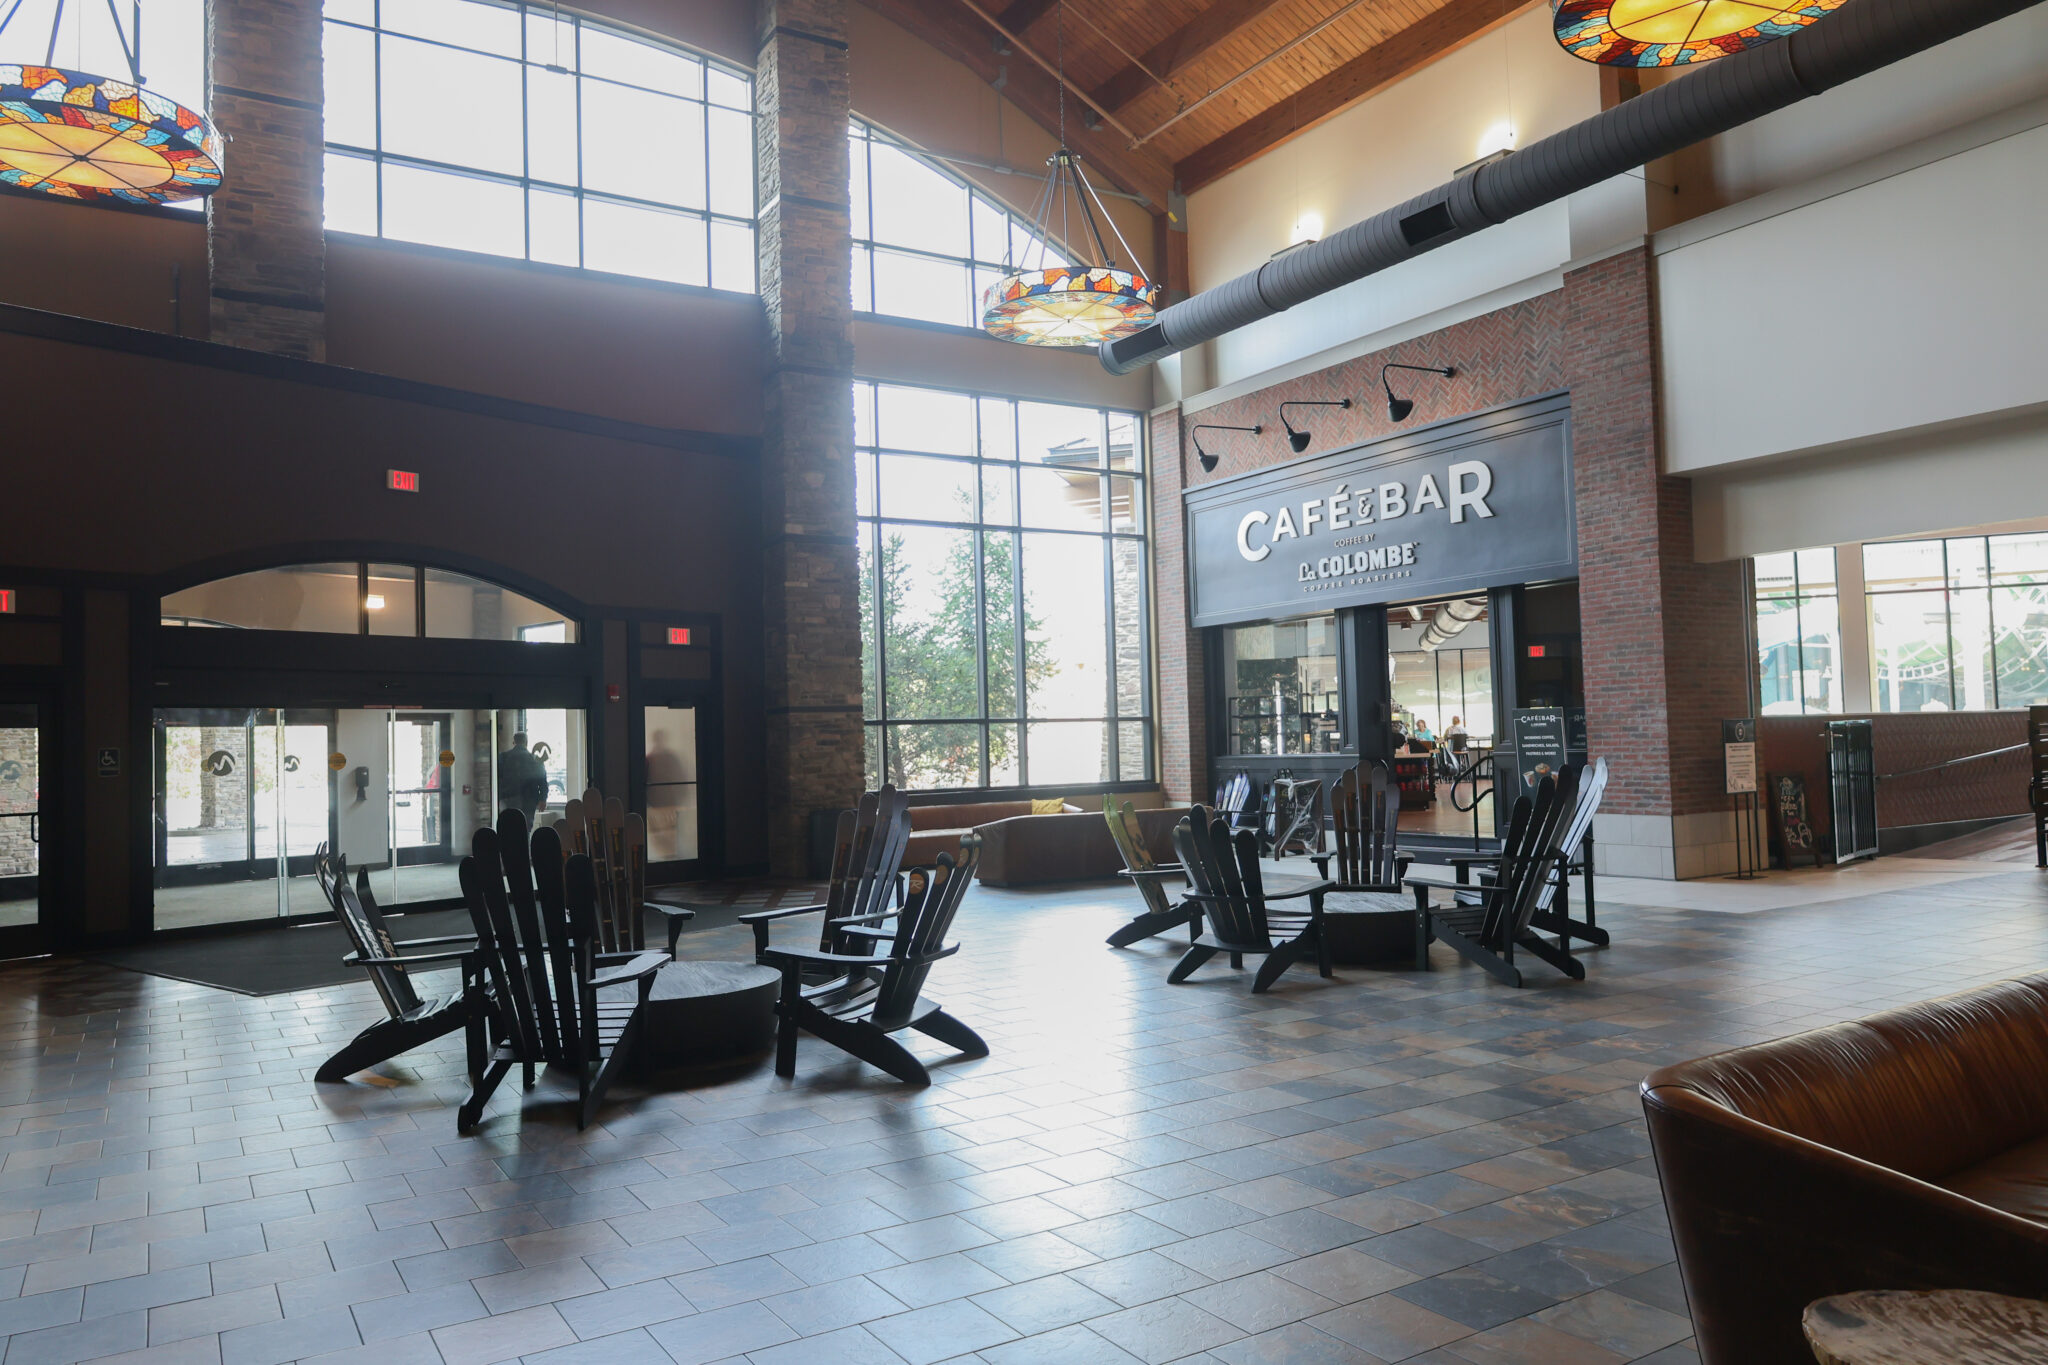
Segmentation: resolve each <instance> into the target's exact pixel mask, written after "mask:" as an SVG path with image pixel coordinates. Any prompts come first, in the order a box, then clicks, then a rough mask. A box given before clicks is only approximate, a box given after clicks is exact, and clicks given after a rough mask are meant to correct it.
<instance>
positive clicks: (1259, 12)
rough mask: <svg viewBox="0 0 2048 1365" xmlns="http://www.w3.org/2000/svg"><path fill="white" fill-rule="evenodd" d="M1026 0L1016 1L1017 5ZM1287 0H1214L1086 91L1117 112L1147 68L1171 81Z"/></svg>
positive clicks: (1133, 95)
mask: <svg viewBox="0 0 2048 1365" xmlns="http://www.w3.org/2000/svg"><path fill="white" fill-rule="evenodd" d="M1027 2H1028V0H1018V4H1017V6H1013V8H1017V7H1021V6H1022V5H1023V4H1025V3H1027ZM1285 3H1287V0H1216V3H1215V4H1213V5H1210V6H1209V8H1207V9H1205V10H1203V11H1202V12H1201V13H1200V14H1197V15H1196V16H1195V17H1194V18H1192V19H1190V20H1188V21H1187V23H1185V24H1183V25H1181V26H1180V27H1179V28H1177V29H1175V30H1174V31H1173V32H1172V33H1169V34H1167V35H1166V36H1165V37H1164V38H1162V39H1160V40H1159V41H1158V42H1156V43H1154V44H1153V45H1152V46H1151V48H1150V49H1149V50H1147V52H1146V53H1145V55H1144V56H1143V57H1141V58H1139V59H1138V62H1142V63H1143V64H1144V65H1143V66H1142V67H1141V66H1140V65H1139V64H1138V62H1129V63H1126V64H1125V65H1124V66H1123V68H1122V69H1121V70H1119V71H1117V72H1116V73H1115V74H1113V75H1111V76H1110V78H1109V79H1108V80H1106V81H1104V82H1103V83H1102V84H1101V85H1099V86H1097V87H1096V88H1095V89H1094V90H1092V91H1090V92H1089V95H1090V98H1092V99H1093V100H1094V101H1095V102H1096V103H1097V104H1099V105H1101V106H1102V107H1103V108H1105V109H1109V110H1112V111H1121V110H1122V109H1123V108H1124V106H1125V105H1128V104H1129V103H1131V102H1132V101H1133V100H1135V99H1137V98H1138V96H1140V95H1142V94H1144V93H1145V92H1146V91H1147V90H1150V89H1151V88H1152V87H1153V85H1154V84H1155V82H1154V81H1153V79H1152V76H1150V75H1147V74H1146V70H1147V69H1149V70H1150V71H1151V72H1153V73H1154V74H1156V75H1158V76H1160V77H1161V78H1163V79H1167V80H1171V79H1172V78H1173V77H1174V76H1175V75H1176V74H1177V73H1179V72H1182V71H1185V70H1186V69H1187V68H1188V67H1190V66H1193V65H1194V64H1195V63H1196V62H1198V61H1200V60H1201V59H1202V58H1204V57H1206V56H1208V55H1209V54H1210V53H1211V52H1213V51H1215V50H1216V48H1217V47H1218V46H1219V45H1221V44H1223V43H1225V42H1227V41H1229V40H1230V39H1231V38H1234V37H1236V36H1237V34H1238V32H1239V31H1240V30H1241V29H1243V28H1245V27H1246V26H1247V25H1249V24H1252V23H1254V22H1256V21H1258V20H1260V19H1263V18H1265V17H1266V15H1268V14H1270V13H1271V12H1272V11H1274V10H1276V9H1278V8H1279V7H1280V6H1281V5H1283V4H1285Z"/></svg>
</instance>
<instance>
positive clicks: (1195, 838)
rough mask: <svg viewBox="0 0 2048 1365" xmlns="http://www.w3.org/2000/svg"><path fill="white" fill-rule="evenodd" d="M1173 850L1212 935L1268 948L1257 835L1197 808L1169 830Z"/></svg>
mask: <svg viewBox="0 0 2048 1365" xmlns="http://www.w3.org/2000/svg"><path fill="white" fill-rule="evenodd" d="M1173 846H1174V848H1175V849H1177V850H1178V851H1179V853H1180V860H1181V863H1182V865H1183V866H1184V867H1186V869H1187V874H1188V880H1189V882H1191V883H1192V884H1193V886H1194V888H1195V892H1196V894H1197V895H1198V896H1199V897H1200V898H1201V902H1202V912H1203V914H1204V915H1206V916H1207V917H1208V920H1209V927H1210V933H1211V935H1212V936H1213V937H1215V938H1217V939H1219V940H1221V941H1222V942H1225V943H1240V944H1244V945H1245V946H1246V947H1253V946H1256V945H1266V946H1271V944H1272V942H1273V937H1272V931H1271V929H1270V928H1269V927H1268V925H1267V923H1266V893H1265V885H1264V882H1263V880H1262V878H1261V877H1260V875H1259V836H1258V835H1257V834H1256V833H1255V832H1253V831H1252V830H1248V829H1239V830H1233V829H1232V828H1231V827H1230V822H1229V821H1228V820H1226V819H1225V818H1224V817H1223V816H1222V815H1220V814H1218V813H1217V812H1215V811H1213V810H1210V809H1209V808H1208V807H1206V806H1196V807H1195V808H1194V809H1193V810H1191V811H1189V812H1188V815H1187V817H1186V818H1185V819H1183V820H1182V821H1181V822H1180V823H1179V824H1178V825H1176V826H1174V830H1173Z"/></svg>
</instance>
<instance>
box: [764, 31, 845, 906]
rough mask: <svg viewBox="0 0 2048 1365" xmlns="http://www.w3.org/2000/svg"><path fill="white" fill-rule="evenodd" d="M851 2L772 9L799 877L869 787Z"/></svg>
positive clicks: (785, 845) (779, 358) (786, 619)
mask: <svg viewBox="0 0 2048 1365" xmlns="http://www.w3.org/2000/svg"><path fill="white" fill-rule="evenodd" d="M846 8H847V7H846V0H762V3H761V6H760V11H759V16H760V26H759V34H760V41H761V46H760V53H759V56H758V58H757V60H756V68H757V75H756V77H755V87H754V106H755V114H756V120H755V142H756V148H757V151H758V156H757V158H756V161H757V164H758V165H759V167H760V205H761V220H760V221H761V229H760V231H761V236H760V263H761V302H762V305H763V307H764V309H765V310H766V313H767V320H768V364H767V376H766V379H765V380H764V392H763V394H762V440H761V531H762V559H763V563H762V576H763V580H764V583H765V593H764V597H765V600H764V602H763V604H762V608H763V610H762V615H763V629H764V633H765V640H764V643H765V646H766V651H765V653H766V658H765V668H764V674H765V679H766V684H767V687H766V693H767V695H766V697H765V701H766V707H765V710H766V717H767V728H768V735H767V739H768V744H767V781H766V783H765V784H764V785H765V789H766V796H767V803H768V852H769V862H770V866H771V868H772V870H773V871H774V872H776V873H777V874H781V875H800V874H801V873H802V872H803V871H804V864H805V855H806V850H807V847H808V830H809V826H810V818H811V813H812V812H813V811H821V810H839V809H844V808H845V807H847V806H850V805H852V804H853V803H854V802H855V801H856V800H857V799H858V798H859V795H860V791H861V786H862V770H863V763H862V744H863V736H862V727H861V662H860V593H859V559H858V555H857V553H856V550H855V545H856V538H855V522H854V487H853V387H852V386H853V321H852V302H851V297H852V291H851V276H850V271H851V259H850V251H851V237H850V230H849V221H848V214H849V206H848V186H847V154H846V121H847V116H848V112H849V109H848V96H847V42H846V35H847V16H846Z"/></svg>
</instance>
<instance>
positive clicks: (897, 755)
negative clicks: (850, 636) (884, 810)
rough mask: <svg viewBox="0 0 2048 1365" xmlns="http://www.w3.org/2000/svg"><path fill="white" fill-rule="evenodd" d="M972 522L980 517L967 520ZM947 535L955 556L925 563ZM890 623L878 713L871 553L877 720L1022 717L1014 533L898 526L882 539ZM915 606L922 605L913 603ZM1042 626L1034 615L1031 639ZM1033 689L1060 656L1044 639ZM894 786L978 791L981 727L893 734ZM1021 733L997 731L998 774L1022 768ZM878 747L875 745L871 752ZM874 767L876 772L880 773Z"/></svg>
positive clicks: (868, 654) (993, 741) (867, 597)
mask: <svg viewBox="0 0 2048 1365" xmlns="http://www.w3.org/2000/svg"><path fill="white" fill-rule="evenodd" d="M962 515H963V519H964V518H965V517H966V516H968V515H971V513H967V512H964V511H963V514H962ZM939 536H944V537H945V540H946V549H945V553H944V555H943V556H942V557H941V558H940V559H938V561H937V562H936V564H934V563H932V562H928V561H927V562H920V560H921V558H922V557H921V556H920V554H919V551H921V550H922V549H923V548H924V547H925V546H926V545H929V544H931V543H932V542H933V541H934V540H935V539H936V538H937V537H939ZM977 537H980V539H981V544H982V560H983V572H982V577H981V596H982V599H983V605H984V607H985V610H986V613H987V619H988V630H987V637H988V644H987V653H986V658H987V671H988V692H989V703H988V707H987V709H986V711H985V712H984V710H983V708H982V704H981V673H982V661H983V647H982V632H981V631H980V630H979V629H978V628H977V618H976V602H975V597H976V593H975V586H976V581H975V562H974V545H975V540H976V539H977ZM882 566H883V573H882V575H881V578H882V598H881V619H882V620H883V621H884V622H886V628H885V631H884V640H883V646H884V648H885V649H886V657H885V659H884V660H883V662H886V664H887V672H888V697H887V705H886V707H882V706H879V705H878V704H877V702H878V698H877V696H876V689H877V687H878V686H879V685H880V679H879V678H878V677H877V672H878V670H877V668H876V663H877V657H876V638H875V637H876V602H875V578H876V575H875V574H874V572H873V571H872V569H873V565H872V557H871V555H870V554H868V553H867V552H866V551H865V550H864V551H863V554H862V565H861V579H860V618H861V633H862V636H863V645H864V648H863V655H864V665H865V667H864V671H863V673H864V675H863V679H862V693H863V700H864V701H865V702H866V711H867V715H868V716H869V717H871V718H872V717H879V716H887V717H890V718H911V717H916V718H919V719H924V720H942V719H946V718H951V717H960V718H962V719H963V720H971V721H978V720H979V719H980V718H981V716H983V715H984V714H987V715H990V716H1014V715H1016V714H1017V711H1018V706H1017V692H1016V688H1017V676H1016V658H1017V645H1016V640H1017V637H1016V621H1017V565H1016V542H1015V540H1014V539H1013V538H1012V537H1011V536H1010V535H1009V534H1008V533H1007V532H1001V531H996V532H990V533H988V534H987V535H986V536H981V535H980V533H978V532H972V531H964V532H963V531H951V530H940V529H936V528H935V529H933V530H931V531H923V530H919V531H910V532H906V531H905V530H904V529H901V528H895V527H891V528H888V529H887V530H885V531H884V532H883V535H882ZM913 598H915V600H913ZM1038 627H1039V622H1038V621H1037V620H1036V618H1033V617H1030V616H1028V615H1027V617H1026V618H1025V621H1024V628H1025V634H1026V638H1027V639H1029V638H1030V637H1031V636H1032V635H1035V634H1037V633H1038ZM1024 657H1025V669H1026V674H1027V679H1028V680H1029V681H1033V682H1036V681H1039V680H1042V679H1043V678H1044V677H1045V676H1046V675H1047V673H1048V672H1049V671H1050V669H1051V667H1052V663H1051V648H1050V646H1049V645H1048V644H1047V643H1046V642H1045V641H1043V640H1034V641H1031V642H1030V643H1028V644H1027V645H1026V646H1025V656H1024ZM888 734H889V751H888V763H887V774H886V776H887V780H888V781H890V782H892V783H894V784H895V785H897V786H899V787H907V788H913V789H914V788H922V787H971V786H978V785H979V784H980V782H981V727H980V726H979V724H961V725H931V726H912V727H901V726H892V727H890V728H889V731H888ZM1018 738H1019V737H1018V731H1017V727H1016V726H1014V725H1009V726H994V727H991V729H990V731H989V766H990V769H991V770H992V771H1000V770H1001V769H1003V768H1004V767H1006V766H1009V767H1014V764H1015V759H1016V752H1015V751H1016V746H1017V743H1018ZM871 747H872V746H871ZM872 767H873V765H872V764H870V769H871V771H872Z"/></svg>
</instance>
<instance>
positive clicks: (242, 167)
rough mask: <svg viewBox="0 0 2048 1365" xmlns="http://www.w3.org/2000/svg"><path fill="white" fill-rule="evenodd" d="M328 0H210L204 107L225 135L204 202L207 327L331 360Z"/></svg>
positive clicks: (229, 338)
mask: <svg viewBox="0 0 2048 1365" xmlns="http://www.w3.org/2000/svg"><path fill="white" fill-rule="evenodd" d="M320 11H321V5H320V0H207V3H206V36H207V45H208V60H207V73H208V79H207V92H206V94H207V100H206V102H207V108H208V110H209V111H210V112H211V115H212V117H213V120H214V122H215V123H216V124H217V125H218V126H219V128H220V130H221V131H222V132H223V133H224V134H226V135H227V137H228V138H229V139H231V140H230V141H229V142H228V144H227V152H226V168H225V169H226V175H225V178H224V180H223V182H222V185H221V188H220V189H219V191H217V192H216V193H215V194H214V195H213V197H212V198H211V199H210V200H209V201H208V202H207V211H206V250H207V260H208V275H209V282H210V287H211V298H210V300H209V307H208V312H209V324H210V333H209V334H210V336H211V338H212V339H213V340H214V341H218V342H222V343H224V344H226V345H229V346H245V347H248V348H250V349H251V350H258V351H270V352H272V353H274V354H277V355H287V356H295V357H297V358H299V359H303V360H322V359H325V358H326V350H327V340H326V338H327V238H326V233H325V230H324V228H323V226H322V222H321V218H322V197H321V181H322V177H323V174H324V159H323V147H322V144H323V138H324V133H323V124H322V121H321V112H320V111H321V101H322V94H323V80H322V68H321V58H320V39H321V27H320Z"/></svg>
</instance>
